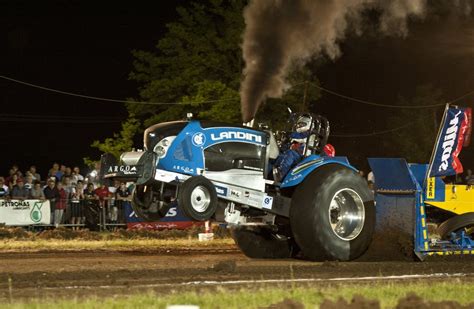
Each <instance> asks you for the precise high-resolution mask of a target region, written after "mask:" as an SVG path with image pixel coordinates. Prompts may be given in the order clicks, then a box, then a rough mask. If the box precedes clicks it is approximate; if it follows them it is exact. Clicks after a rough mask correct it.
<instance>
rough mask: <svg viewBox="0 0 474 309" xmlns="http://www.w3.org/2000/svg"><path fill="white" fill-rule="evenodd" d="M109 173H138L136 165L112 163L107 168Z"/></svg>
mask: <svg viewBox="0 0 474 309" xmlns="http://www.w3.org/2000/svg"><path fill="white" fill-rule="evenodd" d="M107 172H108V173H123V174H124V175H134V174H136V173H137V167H136V166H135V165H112V166H110V167H109V169H108V170H107Z"/></svg>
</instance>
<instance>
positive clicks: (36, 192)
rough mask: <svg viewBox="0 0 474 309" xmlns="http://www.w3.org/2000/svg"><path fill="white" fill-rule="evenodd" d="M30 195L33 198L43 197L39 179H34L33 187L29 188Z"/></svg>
mask: <svg viewBox="0 0 474 309" xmlns="http://www.w3.org/2000/svg"><path fill="white" fill-rule="evenodd" d="M30 197H31V198H32V199H35V200H44V199H45V197H44V192H43V189H41V182H40V181H39V180H36V181H35V182H34V183H33V189H31V190H30Z"/></svg>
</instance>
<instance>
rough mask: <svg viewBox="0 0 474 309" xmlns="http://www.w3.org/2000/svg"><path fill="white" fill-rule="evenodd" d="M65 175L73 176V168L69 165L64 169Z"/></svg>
mask: <svg viewBox="0 0 474 309" xmlns="http://www.w3.org/2000/svg"><path fill="white" fill-rule="evenodd" d="M64 176H69V177H72V169H71V168H70V167H69V166H66V167H65V169H64V175H63V177H64Z"/></svg>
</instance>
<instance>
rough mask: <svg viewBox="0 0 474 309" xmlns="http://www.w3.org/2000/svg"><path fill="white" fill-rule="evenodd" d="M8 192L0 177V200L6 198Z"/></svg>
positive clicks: (3, 180) (3, 179)
mask: <svg viewBox="0 0 474 309" xmlns="http://www.w3.org/2000/svg"><path fill="white" fill-rule="evenodd" d="M9 192H10V190H9V188H8V186H7V185H6V184H5V178H3V177H0V198H5V197H8V193H9Z"/></svg>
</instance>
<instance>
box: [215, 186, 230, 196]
mask: <svg viewBox="0 0 474 309" xmlns="http://www.w3.org/2000/svg"><path fill="white" fill-rule="evenodd" d="M215 187H216V193H217V195H220V196H227V188H224V187H221V186H215Z"/></svg>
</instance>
